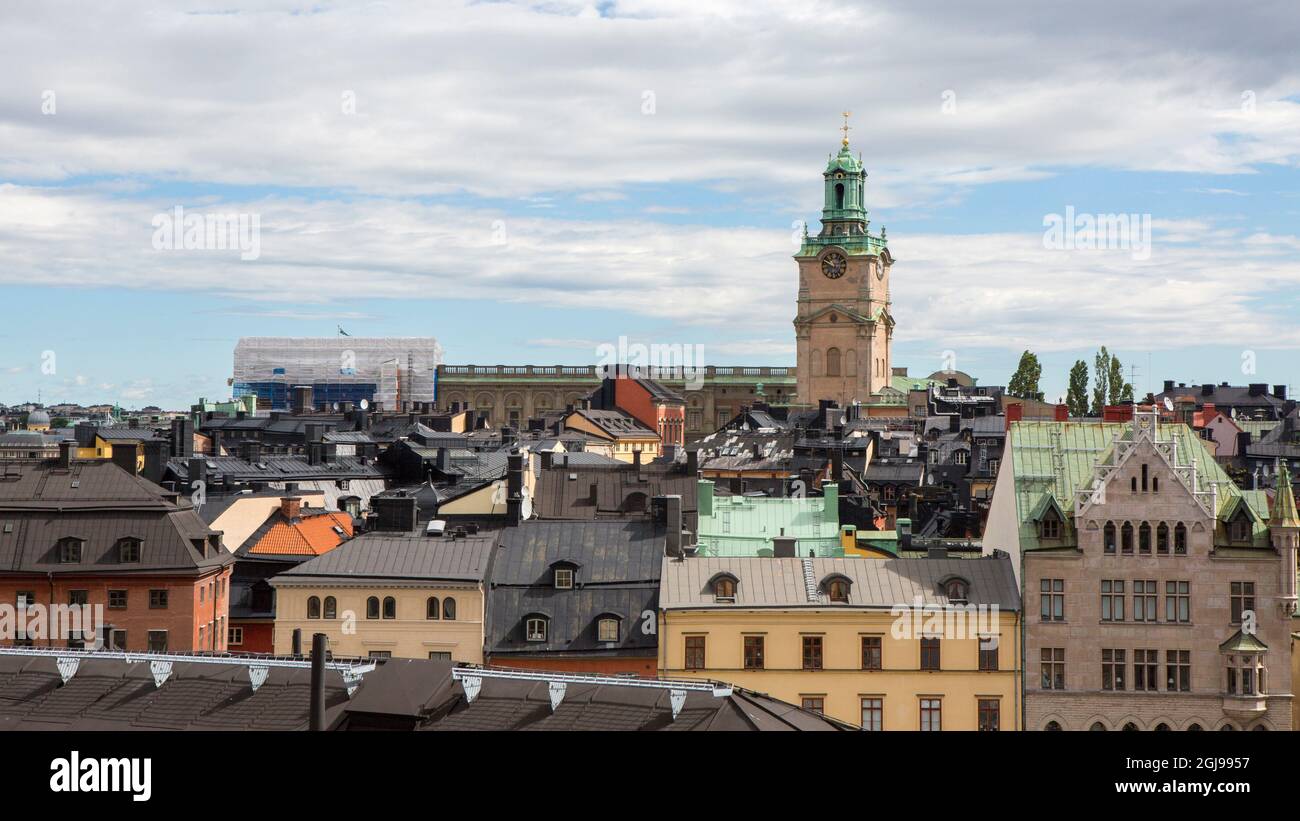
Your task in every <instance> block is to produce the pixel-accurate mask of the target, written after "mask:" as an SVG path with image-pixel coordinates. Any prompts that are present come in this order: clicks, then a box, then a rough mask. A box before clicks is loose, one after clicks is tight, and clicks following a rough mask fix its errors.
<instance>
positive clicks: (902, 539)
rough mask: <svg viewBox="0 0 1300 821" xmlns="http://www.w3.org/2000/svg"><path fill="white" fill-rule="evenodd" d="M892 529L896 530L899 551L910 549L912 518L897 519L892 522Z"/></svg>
mask: <svg viewBox="0 0 1300 821" xmlns="http://www.w3.org/2000/svg"><path fill="white" fill-rule="evenodd" d="M894 529H895V530H897V531H898V549H899V551H903V550H911V549H912V520H911V519H899V520H898V521H896V522H894Z"/></svg>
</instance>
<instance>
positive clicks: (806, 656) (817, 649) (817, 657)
mask: <svg viewBox="0 0 1300 821" xmlns="http://www.w3.org/2000/svg"><path fill="white" fill-rule="evenodd" d="M803 669H805V670H820V669H822V637H821V636H804V637H803Z"/></svg>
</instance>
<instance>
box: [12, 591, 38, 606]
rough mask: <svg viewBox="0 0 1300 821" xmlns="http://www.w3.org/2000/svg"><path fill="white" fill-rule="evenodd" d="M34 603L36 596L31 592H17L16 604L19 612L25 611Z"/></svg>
mask: <svg viewBox="0 0 1300 821" xmlns="http://www.w3.org/2000/svg"><path fill="white" fill-rule="evenodd" d="M35 603H36V594H35V593H34V592H32V591H31V590H19V591H18V597H17V604H18V609H19V610H25V609H26V608H28V607H31V606H32V605H33V604H35Z"/></svg>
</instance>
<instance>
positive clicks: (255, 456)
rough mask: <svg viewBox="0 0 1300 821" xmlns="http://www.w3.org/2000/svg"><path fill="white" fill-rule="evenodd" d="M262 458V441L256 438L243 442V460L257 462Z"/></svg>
mask: <svg viewBox="0 0 1300 821" xmlns="http://www.w3.org/2000/svg"><path fill="white" fill-rule="evenodd" d="M261 459H262V443H261V442H259V441H257V440H256V439H253V440H250V441H248V442H244V461H246V462H258V461H261Z"/></svg>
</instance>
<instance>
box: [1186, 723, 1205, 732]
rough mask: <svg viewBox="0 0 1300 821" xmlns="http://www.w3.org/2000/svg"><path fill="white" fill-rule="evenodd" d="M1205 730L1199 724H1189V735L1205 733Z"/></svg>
mask: <svg viewBox="0 0 1300 821" xmlns="http://www.w3.org/2000/svg"><path fill="white" fill-rule="evenodd" d="M1204 730H1205V728H1204V727H1202V726H1201V725H1199V724H1189V725H1187V732H1189V733H1198V732H1203V731H1204Z"/></svg>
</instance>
